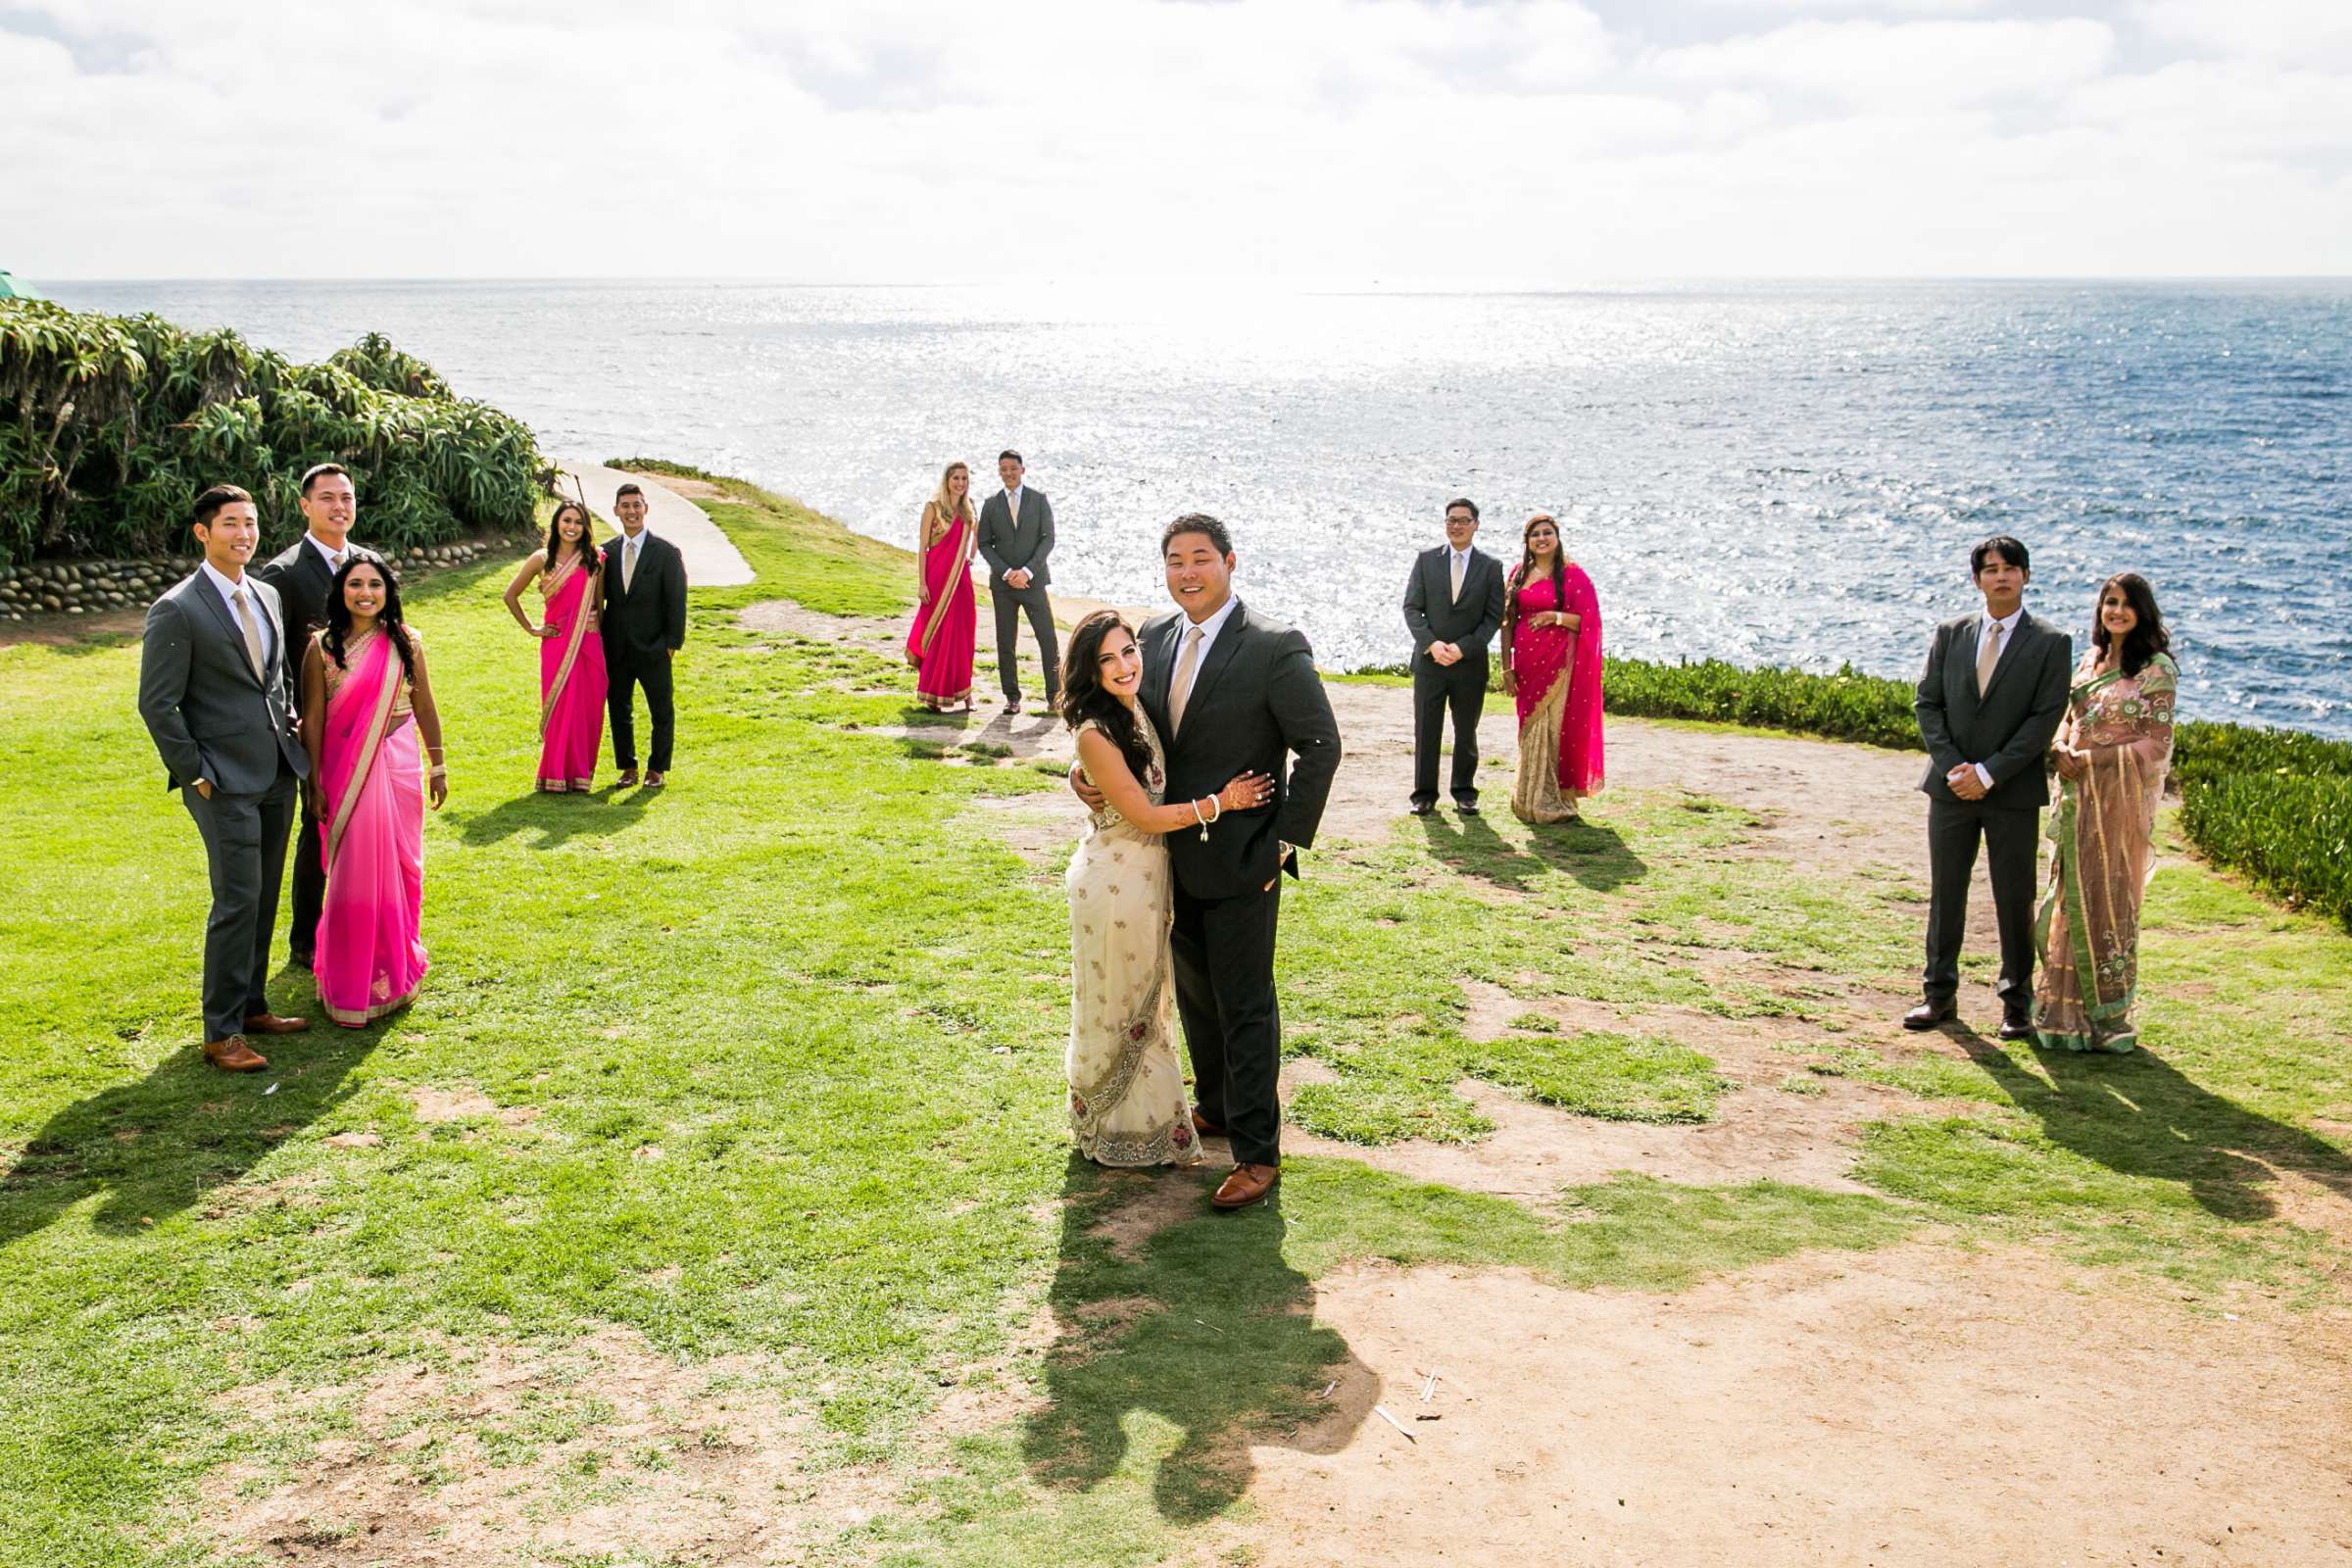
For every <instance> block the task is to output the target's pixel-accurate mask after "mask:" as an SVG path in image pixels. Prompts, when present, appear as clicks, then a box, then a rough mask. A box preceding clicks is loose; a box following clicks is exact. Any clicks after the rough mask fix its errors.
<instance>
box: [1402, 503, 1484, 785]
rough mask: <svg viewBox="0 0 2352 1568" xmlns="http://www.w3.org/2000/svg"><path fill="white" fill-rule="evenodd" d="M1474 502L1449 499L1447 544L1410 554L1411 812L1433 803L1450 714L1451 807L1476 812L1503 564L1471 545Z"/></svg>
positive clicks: (1406, 605)
mask: <svg viewBox="0 0 2352 1568" xmlns="http://www.w3.org/2000/svg"><path fill="white" fill-rule="evenodd" d="M1477 535H1478V503H1477V502H1475V501H1471V500H1469V499H1467V498H1461V499H1456V500H1453V501H1448V502H1446V542H1445V543H1444V544H1442V545H1439V546H1438V547H1437V548H1436V549H1434V550H1424V551H1422V552H1421V554H1420V555H1419V556H1417V557H1415V558H1414V560H1413V572H1412V575H1411V576H1410V577H1408V578H1406V579H1405V584H1404V625H1405V629H1406V630H1407V631H1410V632H1411V633H1412V634H1413V803H1412V804H1413V814H1414V815H1415V816H1427V815H1428V814H1429V813H1430V810H1431V809H1432V808H1434V807H1435V806H1436V805H1437V804H1438V744H1439V741H1440V739H1441V738H1442V737H1443V735H1444V733H1445V725H1446V713H1447V711H1451V712H1452V714H1453V773H1452V777H1451V778H1450V779H1449V780H1448V781H1447V782H1448V785H1449V787H1450V788H1451V790H1452V793H1453V804H1454V808H1455V809H1457V810H1459V811H1460V812H1461V813H1462V814H1463V815H1464V816H1476V815H1477V814H1478V716H1479V713H1480V712H1481V711H1483V710H1484V709H1485V708H1486V704H1487V645H1488V644H1489V643H1491V642H1493V641H1494V640H1495V633H1496V632H1498V631H1500V630H1501V629H1502V563H1501V562H1499V561H1496V560H1495V558H1494V557H1493V556H1490V555H1488V554H1486V553H1485V552H1484V551H1480V550H1473V549H1471V548H1470V541H1471V540H1472V539H1474V538H1476V537H1477Z"/></svg>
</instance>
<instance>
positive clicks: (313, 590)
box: [254, 533, 383, 687]
mask: <svg viewBox="0 0 2352 1568" xmlns="http://www.w3.org/2000/svg"><path fill="white" fill-rule="evenodd" d="M344 551H345V553H344V559H345V560H346V561H348V560H350V559H351V557H353V556H358V557H360V558H361V559H363V560H367V561H372V562H374V563H375V564H377V565H379V566H380V565H382V564H383V558H382V557H380V556H378V555H377V554H376V553H375V552H374V551H372V550H370V549H368V547H367V546H366V545H355V544H352V543H350V542H349V541H348V540H346V541H345V545H344ZM254 575H255V576H257V577H259V578H261V579H262V581H264V582H266V583H268V584H269V585H270V587H272V588H274V589H276V590H277V597H278V599H279V601H280V602H281V604H282V606H283V608H284V611H285V616H286V635H287V637H288V638H289V639H290V640H291V642H292V647H291V648H289V649H288V650H287V654H286V669H287V671H288V673H289V674H290V675H291V676H292V678H293V680H294V681H295V684H296V685H297V687H299V686H300V684H301V680H302V656H303V655H304V654H305V653H306V652H308V651H309V649H310V646H311V633H313V632H315V631H317V630H319V628H320V627H321V626H324V625H325V624H326V594H327V590H328V589H330V588H332V587H333V586H334V585H335V574H334V573H333V572H331V571H329V570H327V568H326V558H325V557H324V556H322V555H320V554H319V547H318V546H317V545H315V544H313V543H311V539H310V535H308V534H307V533H306V534H303V535H301V536H300V537H298V538H297V539H296V540H295V541H294V542H293V543H292V544H291V545H288V546H287V547H286V548H285V549H283V550H281V551H279V552H278V553H277V554H276V555H274V556H272V557H270V560H269V562H268V564H264V565H260V566H256V567H255V568H254Z"/></svg>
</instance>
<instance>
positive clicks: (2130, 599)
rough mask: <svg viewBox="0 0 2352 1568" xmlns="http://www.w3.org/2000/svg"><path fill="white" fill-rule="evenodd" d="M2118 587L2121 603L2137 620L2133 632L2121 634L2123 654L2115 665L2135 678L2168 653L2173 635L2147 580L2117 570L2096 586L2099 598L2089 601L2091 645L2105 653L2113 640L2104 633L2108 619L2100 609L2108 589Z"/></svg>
mask: <svg viewBox="0 0 2352 1568" xmlns="http://www.w3.org/2000/svg"><path fill="white" fill-rule="evenodd" d="M2110 588H2121V589H2122V590H2123V591H2124V603H2125V604H2127V605H2130V606H2131V613H2133V614H2134V615H2137V616H2138V617H2139V619H2138V621H2137V622H2135V623H2134V624H2133V625H2132V627H2131V630H2130V631H2128V632H2126V633H2124V651H2123V653H2122V654H2120V655H2119V656H2118V657H2117V659H2116V662H2117V663H2119V664H2121V665H2122V666H2123V670H2124V673H2125V674H2127V675H2136V674H2138V673H2139V672H2140V671H2141V670H2143V669H2145V668H2147V667H2148V661H2149V660H2151V659H2154V658H2155V657H2156V656H2157V655H2158V654H2161V653H2166V652H2169V651H2170V650H2171V648H2172V646H2173V636H2172V633H2170V632H2168V631H2166V630H2165V629H2164V616H2163V615H2162V614H2161V613H2159V612H2158V611H2157V609H2156V590H2155V589H2153V588H2151V587H2149V586H2148V579H2147V578H2145V577H2142V576H2141V575H2140V574H2139V573H2138V572H2136V571H2119V572H2117V573H2116V574H2115V575H2114V576H2112V577H2110V578H2108V579H2107V580H2106V581H2105V582H2103V583H2101V584H2099V597H2098V598H2096V599H2094V600H2092V601H2091V602H2090V642H2091V646H2092V647H2094V648H2096V649H2097V650H2098V651H2099V652H2100V653H2102V654H2104V653H2106V652H2107V645H2108V643H2110V642H2112V641H2113V640H2114V639H2112V638H2111V637H2109V636H2108V634H2107V617H2106V616H2105V615H2103V614H2101V613H2099V607H2100V606H2101V605H2104V604H2105V603H2106V602H2107V590H2108V589H2110Z"/></svg>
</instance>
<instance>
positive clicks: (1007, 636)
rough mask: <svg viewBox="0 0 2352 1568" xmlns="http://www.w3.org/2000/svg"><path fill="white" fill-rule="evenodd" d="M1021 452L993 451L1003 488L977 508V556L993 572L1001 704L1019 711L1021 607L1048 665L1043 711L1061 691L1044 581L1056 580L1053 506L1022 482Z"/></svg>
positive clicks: (991, 588)
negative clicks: (1050, 564)
mask: <svg viewBox="0 0 2352 1568" xmlns="http://www.w3.org/2000/svg"><path fill="white" fill-rule="evenodd" d="M1021 473H1022V466H1021V455H1020V454H1019V453H1018V452H1009V451H1008V452H1002V453H999V454H998V455H997V476H998V477H999V478H1001V479H1003V480H1004V481H1005V488H1004V489H1003V490H1002V491H1000V492H998V493H997V494H995V495H993V496H990V497H989V498H988V500H987V501H986V502H985V503H984V504H983V505H982V506H981V508H980V555H981V557H982V559H984V560H985V561H987V563H988V569H989V570H990V571H991V572H994V573H995V575H994V576H992V577H991V578H990V579H989V583H988V597H989V599H990V601H991V602H992V603H993V604H995V606H996V608H997V674H998V677H999V679H1000V680H1001V681H1002V682H1003V684H1004V687H1005V708H1006V709H1007V710H1008V711H1012V712H1015V713H1017V712H1019V711H1021V659H1020V641H1021V619H1020V617H1021V613H1022V612H1023V611H1026V612H1028V614H1029V629H1030V630H1032V631H1034V632H1035V633H1037V657H1038V658H1040V659H1042V660H1044V661H1045V665H1046V711H1047V712H1049V713H1050V712H1052V711H1054V698H1055V697H1057V696H1059V695H1060V692H1061V647H1060V644H1059V643H1057V642H1056V641H1055V640H1054V604H1053V601H1052V600H1050V599H1048V598H1047V597H1046V584H1047V583H1049V582H1052V581H1053V580H1054V577H1053V573H1052V572H1050V571H1048V570H1047V568H1046V558H1047V557H1048V556H1050V555H1052V554H1053V553H1054V508H1053V507H1052V506H1051V505H1049V504H1048V503H1047V501H1046V498H1045V496H1044V494H1043V493H1042V492H1040V491H1036V490H1032V489H1030V488H1029V487H1028V486H1027V485H1025V484H1023V483H1022V482H1021Z"/></svg>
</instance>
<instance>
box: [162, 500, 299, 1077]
mask: <svg viewBox="0 0 2352 1568" xmlns="http://www.w3.org/2000/svg"><path fill="white" fill-rule="evenodd" d="M194 528H195V533H196V542H197V543H198V544H199V545H201V546H202V547H203V548H204V563H203V564H201V565H199V566H198V567H197V568H196V570H195V571H194V572H193V573H191V574H190V575H189V576H187V577H185V578H183V579H182V580H181V581H180V582H178V583H177V584H175V585H174V586H172V588H170V589H169V590H167V591H166V592H165V594H164V596H163V597H162V598H161V599H158V600H157V601H156V602H155V603H154V604H153V605H152V606H150V607H149V608H148V611H147V630H146V643H145V646H144V648H143V649H142V650H141V653H140V658H139V716H140V717H141V718H143V719H145V720H146V721H147V733H148V734H150V735H152V736H153V737H154V738H155V749H156V751H157V752H159V753H161V754H162V756H163V760H164V771H165V773H166V775H167V776H168V778H169V780H170V784H169V787H170V788H172V789H176V790H178V791H179V792H180V800H181V801H182V802H183V803H184V804H185V805H186V806H187V809H188V814H189V815H190V816H192V817H194V818H195V819H196V828H197V831H198V832H200V833H202V834H203V835H204V853H205V861H206V865H207V868H208V870H209V871H210V872H211V875H212V884H213V909H212V914H211V917H210V918H209V919H208V920H207V921H206V922H205V928H204V1059H205V1060H207V1061H209V1062H211V1063H212V1064H213V1065H214V1066H216V1067H219V1068H221V1069H222V1070H223V1071H225V1072H259V1071H260V1070H261V1069H262V1068H264V1067H267V1066H268V1065H270V1063H269V1061H268V1059H267V1058H265V1057H264V1056H262V1055H261V1054H259V1053H258V1052H256V1051H255V1050H254V1049H253V1048H252V1047H251V1046H249V1045H247V1044H246V1043H245V1037H246V1036H247V1035H249V1034H268V1035H283V1034H293V1033H295V1032H296V1031H298V1030H303V1029H308V1028H309V1027H310V1021H309V1020H308V1019H305V1018H281V1017H279V1016H278V1015H277V1014H275V1013H273V1012H271V1011H270V1002H269V998H268V997H267V996H265V995H264V992H263V984H264V982H265V981H266V980H267V979H268V978H269V973H270V931H271V930H272V929H273V928H274V927H275V926H276V924H277V891H278V884H279V882H280V880H281V879H282V878H283V876H284V874H285V868H286V829H287V828H288V827H289V826H290V825H291V824H292V822H293V818H294V801H295V794H296V790H297V787H298V786H299V785H300V783H301V781H302V780H303V779H305V778H307V777H309V775H310V770H311V763H310V758H309V757H308V755H307V754H305V752H304V751H303V749H302V743H301V741H300V740H298V739H297V738H296V736H295V732H294V716H293V714H294V703H293V692H292V686H291V683H290V681H289V679H288V675H287V671H288V667H289V666H288V662H287V661H288V659H289V658H290V657H291V651H290V650H289V649H288V648H287V646H286V628H285V617H284V614H283V613H282V612H281V610H280V608H279V604H278V597H277V590H276V589H274V588H272V587H270V585H269V584H268V583H266V582H263V581H261V580H260V578H258V577H256V576H252V575H249V574H248V573H247V572H246V570H245V564H246V563H247V562H248V561H250V560H252V559H253V552H254V547H255V546H256V545H257V544H259V543H260V542H261V517H260V515H259V513H258V512H257V511H256V509H255V507H254V504H253V497H252V496H250V495H248V494H247V493H246V492H245V491H243V490H240V489H238V488H237V487H236V486H235V485H233V484H217V485H215V486H213V487H212V488H211V489H210V490H207V491H206V492H205V493H204V494H202V495H200V496H198V497H197V498H196V516H195V523H194Z"/></svg>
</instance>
